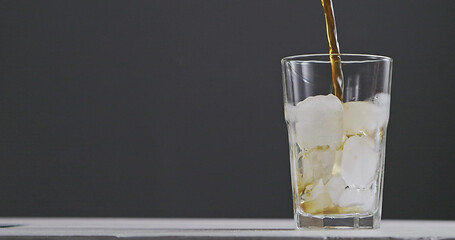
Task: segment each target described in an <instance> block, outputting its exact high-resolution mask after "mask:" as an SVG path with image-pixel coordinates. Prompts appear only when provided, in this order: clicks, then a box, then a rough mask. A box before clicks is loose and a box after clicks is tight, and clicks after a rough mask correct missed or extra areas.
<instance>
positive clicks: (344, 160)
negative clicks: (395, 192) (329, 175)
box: [340, 136, 379, 187]
mask: <svg viewBox="0 0 455 240" xmlns="http://www.w3.org/2000/svg"><path fill="white" fill-rule="evenodd" d="M378 163H379V153H378V152H376V151H375V145H374V140H373V139H372V138H370V137H368V136H361V137H360V136H352V137H350V138H348V140H346V143H345V144H344V148H343V154H342V157H341V164H340V173H341V176H342V177H343V179H344V180H345V181H346V183H347V184H348V185H349V186H350V187H352V186H356V187H364V186H367V185H370V183H371V182H372V181H373V180H374V179H375V177H376V172H377V169H378Z"/></svg>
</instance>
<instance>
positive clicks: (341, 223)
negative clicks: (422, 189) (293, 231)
mask: <svg viewBox="0 0 455 240" xmlns="http://www.w3.org/2000/svg"><path fill="white" fill-rule="evenodd" d="M295 222H296V224H297V228H333V229H339V228H343V229H346V228H347V229H376V228H379V224H380V222H381V216H380V214H379V212H376V213H374V214H371V215H364V214H362V215H357V214H354V215H352V214H350V215H322V216H312V215H303V214H301V213H296V214H295Z"/></svg>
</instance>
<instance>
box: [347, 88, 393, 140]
mask: <svg viewBox="0 0 455 240" xmlns="http://www.w3.org/2000/svg"><path fill="white" fill-rule="evenodd" d="M389 106H390V97H389V95H388V94H386V93H380V94H377V95H376V96H375V97H374V98H373V102H370V101H357V102H347V103H344V104H343V108H344V130H345V134H347V135H356V134H359V133H366V134H369V135H370V136H371V135H373V134H374V132H375V131H377V130H378V129H381V128H384V127H386V126H387V122H388V119H389Z"/></svg>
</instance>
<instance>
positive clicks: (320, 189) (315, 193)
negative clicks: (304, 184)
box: [305, 179, 325, 201]
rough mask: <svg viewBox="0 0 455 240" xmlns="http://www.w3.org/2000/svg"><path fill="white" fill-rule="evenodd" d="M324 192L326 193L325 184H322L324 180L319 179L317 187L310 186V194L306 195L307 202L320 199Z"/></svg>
mask: <svg viewBox="0 0 455 240" xmlns="http://www.w3.org/2000/svg"><path fill="white" fill-rule="evenodd" d="M324 192H325V186H324V183H323V182H322V179H319V181H318V182H317V183H316V185H310V186H308V193H305V194H306V196H305V200H307V201H312V200H314V199H316V198H317V197H319V195H321V194H322V193H324Z"/></svg>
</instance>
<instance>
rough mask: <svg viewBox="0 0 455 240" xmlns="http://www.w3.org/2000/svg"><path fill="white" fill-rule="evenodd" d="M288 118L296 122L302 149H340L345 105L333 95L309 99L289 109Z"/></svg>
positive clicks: (297, 139)
mask: <svg viewBox="0 0 455 240" xmlns="http://www.w3.org/2000/svg"><path fill="white" fill-rule="evenodd" d="M286 111H288V112H287V113H286V116H287V118H288V119H289V120H290V121H295V129H296V141H297V143H298V144H299V145H300V146H301V147H302V148H306V149H311V148H314V147H318V146H329V147H330V148H333V149H336V148H338V147H340V145H341V143H342V138H343V105H342V104H341V102H340V100H339V99H338V98H337V97H335V96H334V95H333V94H329V95H326V96H323V95H318V96H314V97H308V98H306V99H305V100H304V101H302V102H299V103H298V104H297V106H295V107H293V108H290V107H287V109H286Z"/></svg>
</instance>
